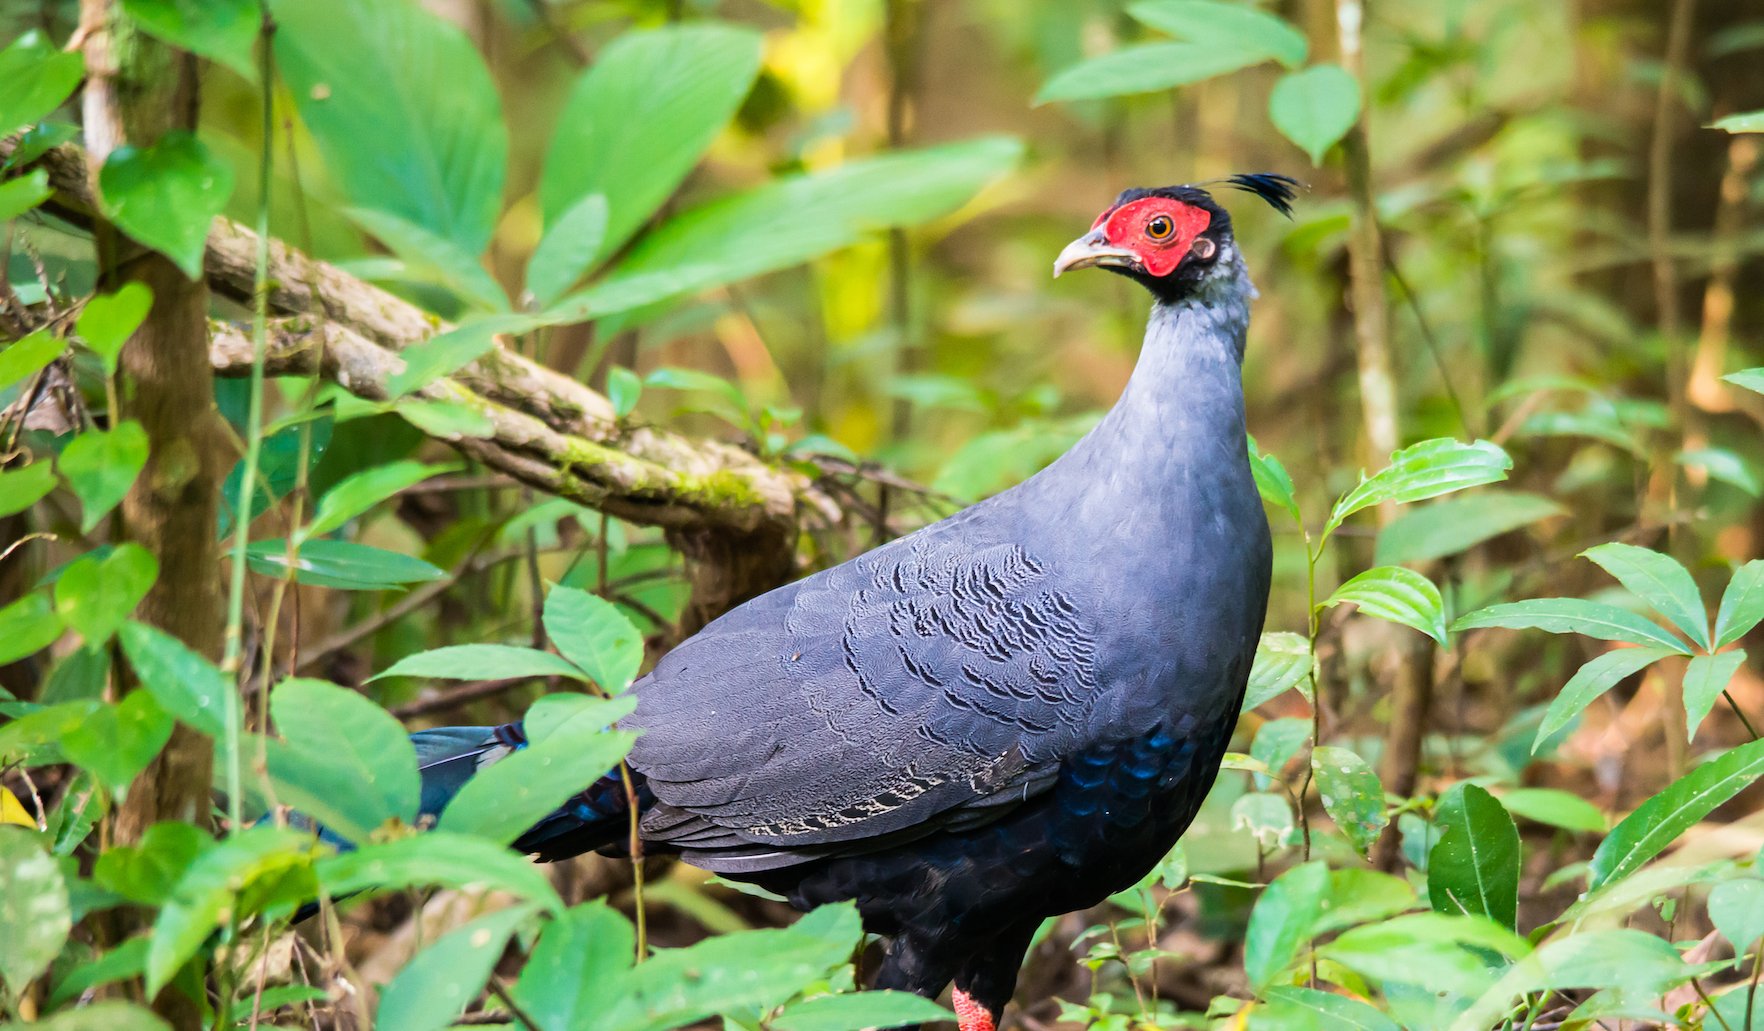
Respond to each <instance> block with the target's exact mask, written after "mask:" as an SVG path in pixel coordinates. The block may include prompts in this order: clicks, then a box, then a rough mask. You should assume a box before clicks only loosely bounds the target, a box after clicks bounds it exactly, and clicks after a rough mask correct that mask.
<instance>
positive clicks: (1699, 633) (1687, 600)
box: [1581, 541, 1710, 649]
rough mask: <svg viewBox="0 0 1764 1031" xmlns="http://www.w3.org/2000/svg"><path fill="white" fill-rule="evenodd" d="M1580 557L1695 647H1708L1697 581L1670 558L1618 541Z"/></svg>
mask: <svg viewBox="0 0 1764 1031" xmlns="http://www.w3.org/2000/svg"><path fill="white" fill-rule="evenodd" d="M1581 555H1582V556H1583V557H1585V558H1589V559H1592V560H1593V561H1594V562H1596V563H1598V565H1599V567H1600V568H1602V569H1604V571H1605V572H1607V573H1610V574H1611V575H1612V576H1614V577H1616V578H1617V579H1618V581H1619V582H1620V583H1622V584H1623V586H1625V587H1627V588H1629V590H1630V591H1631V592H1632V593H1633V594H1635V596H1636V597H1638V598H1640V599H1641V600H1642V601H1645V602H1647V603H1648V604H1649V605H1651V606H1653V608H1654V611H1656V612H1658V613H1660V614H1661V615H1663V616H1665V617H1666V618H1667V619H1669V620H1671V621H1672V625H1673V626H1676V627H1678V629H1680V630H1682V631H1684V633H1685V635H1686V636H1687V637H1689V638H1690V639H1691V640H1692V641H1693V642H1695V643H1696V644H1697V645H1698V646H1699V647H1702V648H1704V649H1707V648H1709V647H1710V642H1709V612H1708V610H1707V609H1705V608H1704V607H1703V596H1702V595H1701V594H1700V593H1698V591H1697V582H1696V581H1695V580H1692V579H1691V575H1690V572H1689V571H1688V570H1686V569H1685V568H1684V567H1683V566H1681V565H1679V564H1678V563H1677V562H1676V561H1675V560H1673V559H1672V558H1671V557H1670V556H1667V555H1662V554H1660V553H1659V552H1657V551H1650V550H1649V549H1647V548H1638V547H1636V546H1635V545H1633V544H1624V543H1623V542H1621V541H1612V542H1610V543H1609V544H1601V545H1599V546H1598V547H1596V548H1588V549H1587V550H1586V551H1583V552H1581Z"/></svg>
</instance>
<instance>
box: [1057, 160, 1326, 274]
mask: <svg viewBox="0 0 1764 1031" xmlns="http://www.w3.org/2000/svg"><path fill="white" fill-rule="evenodd" d="M1213 181H1214V182H1220V183H1224V184H1226V185H1228V186H1231V187H1234V188H1236V189H1239V190H1245V191H1247V192H1249V193H1253V194H1255V195H1257V196H1258V197H1261V198H1262V199H1263V200H1265V201H1267V202H1268V203H1269V204H1270V205H1272V206H1273V207H1274V209H1275V210H1277V211H1279V212H1280V213H1281V214H1283V215H1287V216H1289V217H1290V216H1291V214H1292V201H1293V199H1294V198H1295V197H1296V196H1297V193H1296V192H1295V188H1296V187H1297V186H1298V185H1299V184H1298V182H1297V181H1296V180H1293V179H1289V178H1287V177H1286V176H1283V175H1273V174H1269V173H1260V174H1255V175H1234V176H1230V177H1228V178H1225V179H1220V180H1213ZM1203 185H1206V184H1203ZM1092 267H1097V268H1106V269H1109V270H1111V271H1114V272H1119V273H1120V274H1122V275H1124V276H1126V277H1128V278H1129V279H1134V280H1137V281H1139V282H1140V283H1142V284H1144V285H1145V287H1146V288H1147V289H1148V290H1150V291H1151V292H1152V293H1153V294H1155V295H1157V297H1158V298H1159V299H1161V300H1165V301H1175V300H1180V299H1182V298H1184V297H1188V296H1191V295H1193V294H1194V293H1196V292H1197V291H1198V290H1199V289H1200V287H1201V286H1202V285H1203V284H1204V283H1206V282H1208V281H1210V280H1212V279H1215V278H1219V277H1223V276H1229V277H1233V278H1235V277H1236V276H1237V275H1239V274H1240V272H1241V268H1242V266H1241V264H1240V263H1239V261H1238V260H1237V250H1236V244H1235V242H1234V241H1233V240H1232V237H1231V216H1230V214H1228V213H1227V212H1226V211H1225V209H1224V208H1222V207H1220V206H1219V203H1218V202H1217V201H1215V200H1214V199H1213V196H1212V194H1210V193H1208V192H1207V191H1206V190H1203V189H1201V188H1200V186H1164V187H1160V188H1158V189H1153V190H1128V191H1126V192H1125V193H1123V194H1121V196H1119V197H1117V198H1115V203H1114V204H1112V205H1110V206H1109V208H1108V210H1106V211H1104V212H1103V213H1102V214H1101V215H1098V216H1097V219H1096V221H1095V222H1094V223H1092V224H1091V226H1090V232H1088V233H1085V234H1084V235H1083V236H1081V237H1079V238H1078V239H1076V240H1073V241H1072V242H1071V243H1070V244H1067V245H1066V249H1065V250H1063V251H1061V252H1060V256H1059V257H1058V258H1057V259H1055V260H1054V270H1053V271H1054V275H1055V276H1058V275H1059V274H1060V273H1062V272H1067V271H1070V270H1072V269H1078V268H1092Z"/></svg>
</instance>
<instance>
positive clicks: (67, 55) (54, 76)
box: [0, 29, 86, 136]
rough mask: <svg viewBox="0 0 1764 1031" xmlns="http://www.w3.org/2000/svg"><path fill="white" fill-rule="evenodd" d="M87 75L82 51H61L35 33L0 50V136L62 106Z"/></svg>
mask: <svg viewBox="0 0 1764 1031" xmlns="http://www.w3.org/2000/svg"><path fill="white" fill-rule="evenodd" d="M85 74H86V62H85V59H84V58H82V57H81V56H80V51H78V50H74V51H72V52H69V51H65V50H62V49H61V48H60V47H58V46H56V45H55V44H54V43H52V42H50V41H49V40H48V39H47V38H45V37H44V35H43V34H42V33H41V32H39V31H38V30H36V29H31V30H30V31H28V32H26V33H25V34H24V35H22V36H20V37H18V38H17V39H15V40H13V41H12V42H11V43H9V44H8V45H7V47H6V49H5V50H0V136H6V135H10V134H12V133H15V132H17V131H18V130H20V129H22V128H24V127H25V126H27V125H30V124H32V123H33V122H38V121H41V120H42V119H43V117H44V116H46V115H48V114H49V113H50V112H51V111H54V110H55V109H56V108H58V107H60V106H61V102H62V101H64V100H66V99H67V98H68V96H69V95H70V94H72V93H73V91H74V87H75V86H78V85H79V84H80V78H81V77H82V76H84V75H85Z"/></svg>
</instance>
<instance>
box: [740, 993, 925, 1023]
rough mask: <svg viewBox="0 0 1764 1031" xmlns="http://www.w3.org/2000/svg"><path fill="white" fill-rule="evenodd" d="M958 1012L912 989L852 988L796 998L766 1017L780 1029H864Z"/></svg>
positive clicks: (922, 1020) (914, 1021)
mask: <svg viewBox="0 0 1764 1031" xmlns="http://www.w3.org/2000/svg"><path fill="white" fill-rule="evenodd" d="M954 1019H955V1014H953V1013H951V1012H950V1011H948V1010H946V1009H944V1008H943V1007H942V1006H939V1005H937V1004H936V1003H935V1002H932V1001H931V1000H930V999H926V998H922V997H920V996H917V995H914V994H912V993H911V992H895V991H880V992H851V993H848V994H846V995H821V996H817V997H815V998H813V999H805V1000H803V1001H802V1002H793V1003H791V1004H790V1005H788V1006H786V1007H784V1009H783V1010H782V1011H781V1012H779V1014H778V1015H777V1016H775V1017H773V1018H772V1019H771V1020H769V1021H767V1022H766V1023H767V1026H768V1027H773V1028H776V1029H777V1031H864V1029H865V1028H872V1027H898V1026H903V1025H915V1024H922V1023H929V1022H931V1021H939V1020H954Z"/></svg>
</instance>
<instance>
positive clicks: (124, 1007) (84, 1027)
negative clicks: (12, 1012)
mask: <svg viewBox="0 0 1764 1031" xmlns="http://www.w3.org/2000/svg"><path fill="white" fill-rule="evenodd" d="M0 1031H171V1025H170V1024H167V1023H166V1022H165V1021H163V1020H161V1019H159V1017H158V1016H157V1015H155V1014H154V1012H153V1011H152V1010H150V1009H145V1008H143V1007H141V1006H137V1005H135V1004H134V1003H132V1002H94V1003H92V1004H91V1005H90V1006H80V1007H77V1008H75V1009H70V1010H63V1011H61V1012H60V1013H57V1014H55V1015H54V1016H51V1017H46V1018H44V1019H42V1020H39V1021H34V1022H32V1023H30V1024H5V1025H0Z"/></svg>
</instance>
